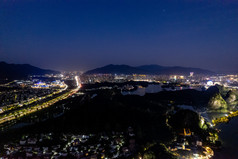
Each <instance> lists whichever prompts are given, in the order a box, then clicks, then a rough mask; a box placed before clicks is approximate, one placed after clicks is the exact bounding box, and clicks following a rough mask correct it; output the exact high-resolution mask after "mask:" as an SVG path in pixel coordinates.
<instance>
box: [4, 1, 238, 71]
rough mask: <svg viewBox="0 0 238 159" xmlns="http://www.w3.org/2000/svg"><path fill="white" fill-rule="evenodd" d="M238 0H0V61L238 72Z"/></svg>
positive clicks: (71, 66)
mask: <svg viewBox="0 0 238 159" xmlns="http://www.w3.org/2000/svg"><path fill="white" fill-rule="evenodd" d="M237 17H238V3H237V2H235V1H213V2H207V1H200V0H199V1H189V0H183V1H167V2H158V1H150V2H146V1H113V2H112V1H106V0H105V1H100V2H99V1H93V0H91V1H83V0H82V1H75V0H72V1H46V0H43V1H38V2H37V1H34V2H33V1H28V0H25V1H13V0H9V1H4V0H2V1H0V29H1V31H0V59H1V60H0V61H5V62H7V63H21V64H23V63H28V64H31V65H34V66H37V67H41V68H49V69H54V70H60V71H61V70H66V71H67V70H83V71H87V70H89V69H93V68H96V67H102V66H104V65H107V64H127V65H131V66H139V65H145V64H158V65H162V66H183V67H196V68H203V69H208V70H211V71H215V72H218V73H220V72H225V73H229V72H237V68H238V64H237V62H236V59H238V54H237V51H238V47H237V40H238V38H237V37H238V31H237V28H238V19H237Z"/></svg>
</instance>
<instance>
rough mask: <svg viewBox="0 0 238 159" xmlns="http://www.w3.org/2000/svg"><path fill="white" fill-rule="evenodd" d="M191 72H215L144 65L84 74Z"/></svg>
mask: <svg viewBox="0 0 238 159" xmlns="http://www.w3.org/2000/svg"><path fill="white" fill-rule="evenodd" d="M190 72H194V74H203V75H211V74H214V72H212V71H209V70H205V69H200V68H191V67H180V66H160V65H143V66H137V67H133V66H129V65H113V64H110V65H106V66H104V67H100V68H96V69H92V70H89V71H87V72H85V73H84V74H86V75H89V74H128V75H129V74H150V75H170V74H176V75H189V73H190Z"/></svg>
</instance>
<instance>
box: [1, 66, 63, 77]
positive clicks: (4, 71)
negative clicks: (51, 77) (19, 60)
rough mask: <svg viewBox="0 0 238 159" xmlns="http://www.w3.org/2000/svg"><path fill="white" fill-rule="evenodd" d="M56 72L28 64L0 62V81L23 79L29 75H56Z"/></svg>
mask: <svg viewBox="0 0 238 159" xmlns="http://www.w3.org/2000/svg"><path fill="white" fill-rule="evenodd" d="M57 73H59V72H58V71H53V70H46V69H41V68H38V67H35V66H32V65H29V64H8V63H6V62H0V79H6V78H7V79H23V78H26V77H27V76H29V75H44V74H57Z"/></svg>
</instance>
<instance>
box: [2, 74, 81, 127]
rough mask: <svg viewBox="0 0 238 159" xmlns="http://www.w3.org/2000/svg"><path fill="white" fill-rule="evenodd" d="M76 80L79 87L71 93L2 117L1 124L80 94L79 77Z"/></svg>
mask: <svg viewBox="0 0 238 159" xmlns="http://www.w3.org/2000/svg"><path fill="white" fill-rule="evenodd" d="M75 80H76V84H77V87H76V88H75V89H73V90H70V91H68V92H66V93H64V94H62V95H60V96H58V97H56V98H54V99H51V100H49V101H46V102H44V103H42V104H36V105H34V106H31V107H26V108H22V109H18V110H13V111H10V112H9V113H7V114H4V115H2V116H0V124H2V123H5V122H7V121H11V120H14V119H18V118H20V117H23V116H25V115H28V114H31V113H34V112H37V111H39V110H41V109H44V108H47V107H49V106H51V105H53V104H55V103H56V102H58V101H60V100H63V99H66V98H68V97H70V96H72V95H73V94H75V93H76V92H78V90H79V89H80V87H81V83H80V79H79V77H78V76H75ZM67 88H68V86H67V87H66V88H64V90H66V89H67ZM51 96H52V95H51Z"/></svg>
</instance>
